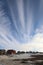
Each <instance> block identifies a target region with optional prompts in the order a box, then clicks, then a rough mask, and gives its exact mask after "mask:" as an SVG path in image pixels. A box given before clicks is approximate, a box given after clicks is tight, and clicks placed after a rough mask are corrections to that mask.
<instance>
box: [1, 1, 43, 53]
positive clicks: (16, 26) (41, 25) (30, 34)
mask: <svg viewBox="0 0 43 65" xmlns="http://www.w3.org/2000/svg"><path fill="white" fill-rule="evenodd" d="M0 49H14V50H17V51H18V50H19V51H40V52H43V0H0Z"/></svg>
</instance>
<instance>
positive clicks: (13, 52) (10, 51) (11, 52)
mask: <svg viewBox="0 0 43 65" xmlns="http://www.w3.org/2000/svg"><path fill="white" fill-rule="evenodd" d="M7 54H16V51H15V50H8V51H7Z"/></svg>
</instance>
